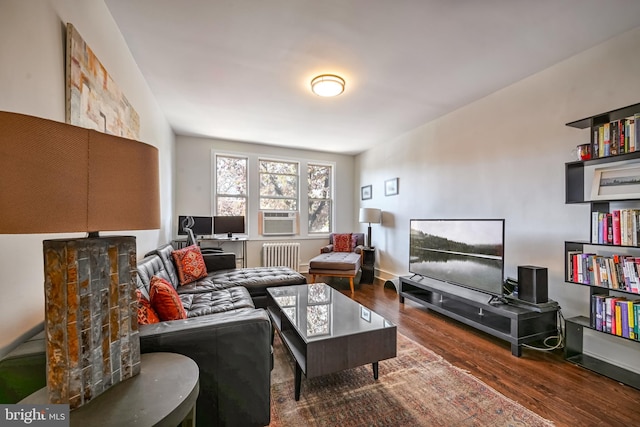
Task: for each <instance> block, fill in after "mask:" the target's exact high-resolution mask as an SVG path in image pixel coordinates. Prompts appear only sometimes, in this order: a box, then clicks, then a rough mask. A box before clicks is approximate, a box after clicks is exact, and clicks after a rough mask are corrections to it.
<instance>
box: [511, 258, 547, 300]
mask: <svg viewBox="0 0 640 427" xmlns="http://www.w3.org/2000/svg"><path fill="white" fill-rule="evenodd" d="M547 276H548V272H547V269H546V268H544V267H536V266H533V265H519V266H518V298H519V299H521V300H524V301H528V302H532V303H534V304H542V303H545V302H548V301H549V296H548V293H547Z"/></svg>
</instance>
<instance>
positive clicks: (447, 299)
mask: <svg viewBox="0 0 640 427" xmlns="http://www.w3.org/2000/svg"><path fill="white" fill-rule="evenodd" d="M413 277H414V276H411V277H400V292H399V295H400V303H404V301H405V298H408V299H410V300H412V301H414V302H416V303H418V304H420V305H423V306H425V307H427V308H428V309H430V310H433V311H435V312H438V313H440V314H443V315H445V316H448V317H450V318H452V319H455V320H457V321H459V322H461V323H464V324H466V325H469V326H471V327H474V328H476V329H478V330H481V331H483V332H486V333H488V334H490V335H493V336H495V337H498V338H500V339H503V340H505V341H507V342H509V343H511V354H513V355H514V356H517V357H520V356H521V355H522V345H523V344H527V343H532V342H536V341H542V340H544V339H546V338H548V337H551V336H555V335H557V334H558V330H557V323H556V316H557V311H558V306H557V305H554V304H548V305H546V306H544V307H540V308H538V307H536V308H533V307H527V306H524V305H523V306H519V305H518V306H516V305H512V304H504V303H497V304H495V305H494V304H492V303H490V302H491V301H489V302H487V294H485V293H482V292H477V291H474V290H472V289H467V288H463V287H461V286H456V285H451V284H449V283H446V282H441V281H439V280H435V279H431V278H429V277H424V276H419V277H420V280H419V281H418V280H413ZM492 300H493V299H492Z"/></svg>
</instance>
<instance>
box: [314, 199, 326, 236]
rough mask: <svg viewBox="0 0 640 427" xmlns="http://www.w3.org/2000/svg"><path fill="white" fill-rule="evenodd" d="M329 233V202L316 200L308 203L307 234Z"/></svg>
mask: <svg viewBox="0 0 640 427" xmlns="http://www.w3.org/2000/svg"><path fill="white" fill-rule="evenodd" d="M330 231H331V202H330V201H329V200H316V201H312V202H309V233H329V232H330Z"/></svg>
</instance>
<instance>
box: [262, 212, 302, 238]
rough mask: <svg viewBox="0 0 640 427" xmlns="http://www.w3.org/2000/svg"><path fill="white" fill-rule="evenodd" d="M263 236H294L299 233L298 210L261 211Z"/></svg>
mask: <svg viewBox="0 0 640 427" xmlns="http://www.w3.org/2000/svg"><path fill="white" fill-rule="evenodd" d="M260 214H261V215H262V221H261V222H260V224H261V225H262V230H261V234H262V235H263V236H292V235H295V234H298V213H297V212H274V211H270V212H260Z"/></svg>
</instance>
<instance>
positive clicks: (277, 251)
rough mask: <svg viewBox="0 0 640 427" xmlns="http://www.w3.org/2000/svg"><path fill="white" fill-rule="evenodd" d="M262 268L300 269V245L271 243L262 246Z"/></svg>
mask: <svg viewBox="0 0 640 427" xmlns="http://www.w3.org/2000/svg"><path fill="white" fill-rule="evenodd" d="M262 266H263V267H280V266H284V267H289V268H291V269H293V270H295V271H298V268H299V267H300V243H288V242H273V243H263V244H262Z"/></svg>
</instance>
